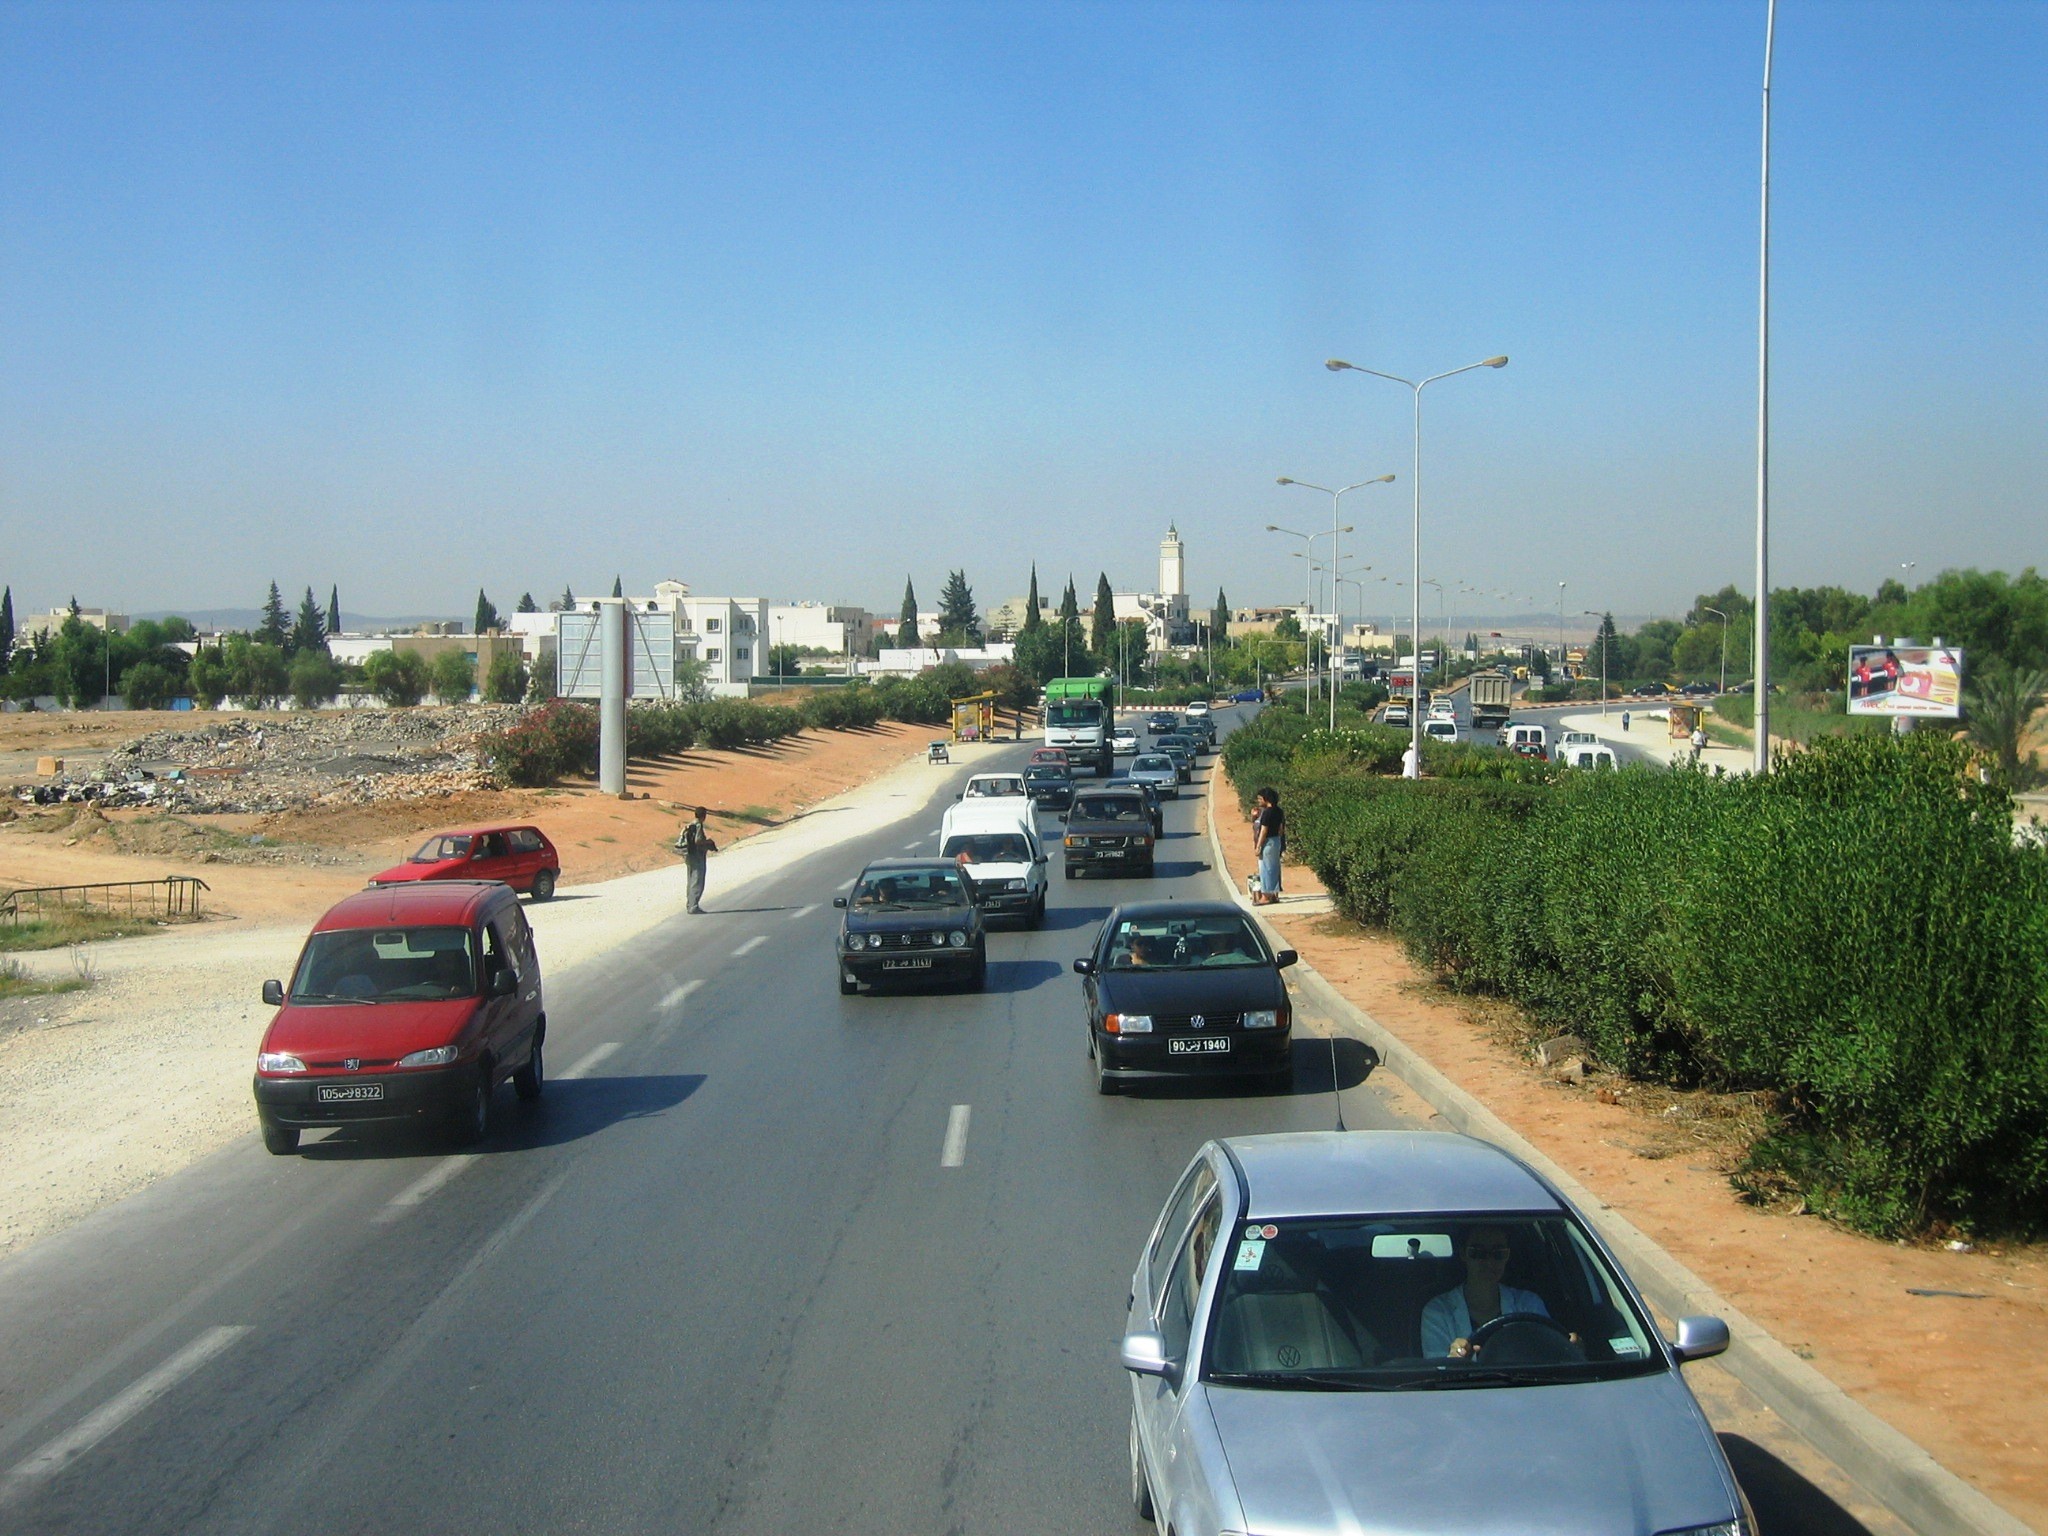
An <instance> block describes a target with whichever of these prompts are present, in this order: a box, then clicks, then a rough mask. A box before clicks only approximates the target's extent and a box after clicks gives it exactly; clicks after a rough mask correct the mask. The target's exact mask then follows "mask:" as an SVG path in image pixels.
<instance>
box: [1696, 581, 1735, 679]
mask: <svg viewBox="0 0 2048 1536" xmlns="http://www.w3.org/2000/svg"><path fill="white" fill-rule="evenodd" d="M1700 612H1701V613H1711V614H1712V615H1714V617H1715V618H1717V619H1719V620H1720V621H1721V692H1723V693H1726V692H1727V691H1728V615H1727V614H1725V613H1723V612H1722V611H1721V610H1720V609H1718V608H1709V607H1708V606H1707V605H1706V604H1705V603H1702V604H1700Z"/></svg>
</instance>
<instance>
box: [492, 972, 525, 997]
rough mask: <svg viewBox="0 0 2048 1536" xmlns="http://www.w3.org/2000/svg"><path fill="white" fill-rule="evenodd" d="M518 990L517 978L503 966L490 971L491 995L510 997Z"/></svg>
mask: <svg viewBox="0 0 2048 1536" xmlns="http://www.w3.org/2000/svg"><path fill="white" fill-rule="evenodd" d="M518 990H519V978H518V977H517V976H514V975H513V974H512V972H511V971H510V970H508V969H506V968H504V967H500V968H499V969H497V970H495V971H493V972H491V996H493V997H510V996H511V995H512V994H513V993H514V992H517V991H518Z"/></svg>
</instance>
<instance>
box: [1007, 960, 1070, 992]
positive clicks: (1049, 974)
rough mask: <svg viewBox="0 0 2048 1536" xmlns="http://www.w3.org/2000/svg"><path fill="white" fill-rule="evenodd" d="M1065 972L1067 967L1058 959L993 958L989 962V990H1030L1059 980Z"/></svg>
mask: <svg viewBox="0 0 2048 1536" xmlns="http://www.w3.org/2000/svg"><path fill="white" fill-rule="evenodd" d="M1065 974H1066V967H1065V966H1063V965H1061V964H1060V963H1059V961H1057V960H991V961H989V963H988V990H989V991H991V992H1029V991H1030V990H1031V989H1032V988H1033V987H1042V986H1044V985H1045V984H1046V983H1047V982H1048V981H1057V980H1059V978H1060V977H1061V976H1063V975H1065Z"/></svg>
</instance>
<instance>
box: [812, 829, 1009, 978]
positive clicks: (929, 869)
mask: <svg viewBox="0 0 2048 1536" xmlns="http://www.w3.org/2000/svg"><path fill="white" fill-rule="evenodd" d="M832 905H833V906H835V907H839V908H842V909H844V911H845V913H846V919H845V921H843V922H842V923H841V924H840V925H839V990H840V991H841V992H842V993H848V994H850V993H854V992H858V991H859V990H860V988H861V984H862V983H864V982H865V983H868V984H870V985H872V984H873V983H875V982H878V981H934V980H948V981H954V982H962V983H965V984H966V985H967V986H969V987H971V988H973V989H974V990H975V991H977V992H978V991H980V990H981V987H982V985H983V983H984V982H985V981H986V979H987V977H988V939H987V934H986V931H985V930H984V928H983V926H982V920H981V906H980V903H979V902H978V901H977V899H976V897H975V894H974V884H973V881H972V880H971V879H970V878H969V877H968V876H967V875H966V874H964V873H963V872H962V871H961V868H960V866H959V865H958V864H955V863H954V862H953V861H952V860H951V859H877V860H875V862H874V863H872V864H870V865H868V867H867V868H866V869H864V870H862V871H861V872H860V879H859V880H857V881H855V882H854V887H853V895H852V896H850V897H847V896H834V897H833V898H832Z"/></svg>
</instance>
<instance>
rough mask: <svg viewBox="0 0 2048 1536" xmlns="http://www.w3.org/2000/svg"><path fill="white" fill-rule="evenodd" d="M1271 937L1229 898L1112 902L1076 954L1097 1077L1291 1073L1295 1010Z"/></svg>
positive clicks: (1114, 1087)
mask: <svg viewBox="0 0 2048 1536" xmlns="http://www.w3.org/2000/svg"><path fill="white" fill-rule="evenodd" d="M1294 961H1295V954H1294V951H1293V950H1291V949H1282V950H1277V951H1276V950H1274V949H1272V948H1271V947H1270V946H1268V945H1267V943H1266V940H1265V937H1264V936H1263V935H1262V934H1261V933H1260V932H1259V928H1258V925H1257V924H1256V923H1254V922H1252V921H1251V919H1250V918H1248V917H1247V916H1246V915H1245V914H1244V913H1243V912H1242V911H1241V910H1239V909H1238V908H1237V907H1236V906H1233V905H1232V904H1231V903H1229V902H1227V901H1146V902H1133V903H1129V904H1127V905H1124V906H1120V907H1117V908H1115V909H1113V910H1112V911H1111V912H1110V914H1109V916H1108V917H1107V918H1105V919H1104V920H1103V924H1102V928H1101V930H1100V931H1099V932H1098V933H1097V934H1096V936H1095V948H1094V952H1093V953H1091V954H1088V955H1085V956H1083V957H1082V958H1081V959H1079V960H1076V961H1075V962H1074V969H1075V970H1076V971H1078V972H1079V973H1080V975H1081V977H1082V981H1083V986H1084V989H1085V991H1086V992H1087V1000H1088V1054H1089V1055H1090V1056H1092V1057H1093V1058H1094V1060H1095V1085H1096V1088H1097V1089H1098V1090H1099V1091H1100V1092H1103V1093H1115V1092H1117V1091H1118V1090H1119V1089H1120V1087H1121V1086H1122V1084H1123V1083H1125V1082H1127V1081H1132V1080H1136V1079H1142V1078H1153V1077H1170V1076H1179V1075H1182V1074H1191V1073H1199V1074H1205V1075H1206V1074H1215V1073H1230V1074H1244V1075H1249V1074H1258V1075H1260V1076H1263V1077H1265V1078H1267V1079H1268V1080H1269V1081H1271V1082H1272V1083H1273V1084H1274V1085H1275V1086H1277V1087H1285V1086H1287V1085H1288V1084H1290V1083H1291V1082H1292V1081H1293V1076H1294V1049H1293V1038H1292V1037H1293V1027H1294V1012H1293V1008H1292V1006H1291V1005H1290V1003H1289V1001H1288V997H1287V983H1286V982H1285V981H1284V980H1283V979H1282V978H1281V975H1280V972H1281V971H1282V970H1284V969H1286V968H1287V967H1288V966H1290V965H1292V964H1294Z"/></svg>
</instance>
